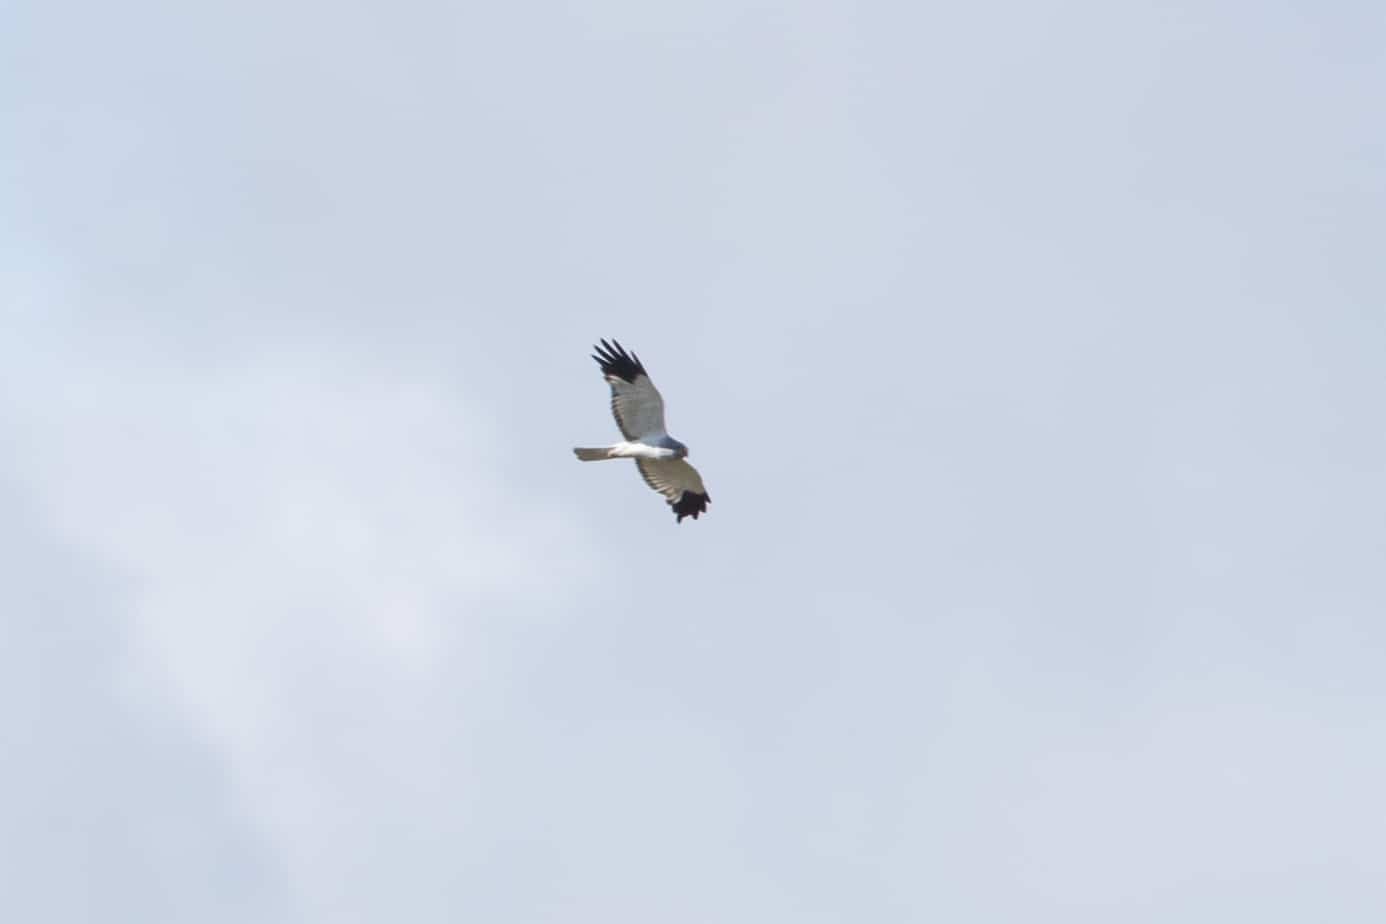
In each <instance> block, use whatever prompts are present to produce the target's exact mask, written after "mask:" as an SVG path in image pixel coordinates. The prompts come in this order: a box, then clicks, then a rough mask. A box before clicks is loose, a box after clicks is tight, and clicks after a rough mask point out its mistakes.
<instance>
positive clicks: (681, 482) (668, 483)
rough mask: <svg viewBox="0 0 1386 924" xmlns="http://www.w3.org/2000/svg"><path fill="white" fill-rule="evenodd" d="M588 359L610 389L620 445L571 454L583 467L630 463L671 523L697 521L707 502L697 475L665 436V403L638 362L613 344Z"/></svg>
mask: <svg viewBox="0 0 1386 924" xmlns="http://www.w3.org/2000/svg"><path fill="white" fill-rule="evenodd" d="M593 349H594V350H596V351H597V352H596V353H595V354H594V355H593V356H592V358H593V359H595V360H596V361H597V365H599V366H601V367H602V377H603V378H605V379H606V381H607V384H609V385H610V386H611V413H612V415H613V416H614V417H615V418H616V425H617V426H618V427H620V428H621V435H622V436H624V437H625V441H624V442H620V443H616V444H615V445H612V446H603V447H601V448H598V449H582V448H578V449H574V450H573V453H574V454H575V455H576V456H577V457H578V458H579V459H581V460H582V461H583V462H600V461H603V460H605V459H634V460H635V467H636V468H638V469H640V477H642V478H644V479H645V483H646V484H647V485H649V486H650V487H652V488H654V489H655V490H656V491H658V492H659V493H660V494H662V495H664V499H665V500H666V501H668V502H669V506H670V507H673V508H674V515H675V516H676V517H677V519H676V520H675V521H674V522H676V523H682V522H683V518H684V517H692V518H693V519H695V520H696V519H698V515H699V514H702V513H706V512H707V505H708V504H709V503H710V502H711V501H712V498H711V497H708V494H707V489H706V488H704V487H703V479H702V478H700V477H699V476H698V470H697V469H695V468H694V467H693V466H691V465H689V464H688V463H687V462H686V461H684V460H685V459H686V458H687V456H688V447H687V446H685V445H683V443H680V442H679V441H678V440H676V439H674V438H673V437H672V436H670V435H669V434H668V433H666V432H665V430H664V399H663V398H661V397H660V396H659V391H658V390H657V389H656V388H655V387H654V383H653V382H651V381H650V377H649V375H647V374H646V372H645V367H644V365H642V364H641V362H640V357H638V356H636V355H635V354H634V353H627V352H626V351H625V348H624V347H622V346H621V344H620V343H619V342H617V341H612V342H611V343H607V342H606V341H605V340H603V341H602V343H601V346H597V347H593Z"/></svg>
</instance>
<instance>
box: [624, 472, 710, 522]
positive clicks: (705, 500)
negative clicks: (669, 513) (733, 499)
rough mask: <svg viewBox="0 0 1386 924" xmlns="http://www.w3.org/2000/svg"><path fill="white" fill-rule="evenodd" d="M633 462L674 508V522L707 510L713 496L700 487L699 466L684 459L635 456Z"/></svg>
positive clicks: (694, 516)
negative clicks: (641, 457)
mask: <svg viewBox="0 0 1386 924" xmlns="http://www.w3.org/2000/svg"><path fill="white" fill-rule="evenodd" d="M635 465H636V467H637V468H639V469H640V477H641V478H644V479H645V483H646V484H647V485H649V486H650V487H652V488H654V489H655V490H656V491H658V492H659V493H660V494H662V495H664V499H665V500H667V501H668V502H669V506H670V507H672V508H674V514H675V516H676V517H677V518H678V519H676V520H675V521H674V522H676V523H682V522H683V518H684V517H692V518H693V519H695V520H696V519H698V516H699V515H700V514H703V513H706V512H707V505H708V504H710V503H712V498H711V497H710V496H709V495H708V493H707V488H705V487H703V479H702V477H701V476H700V475H699V474H698V470H697V469H696V468H694V467H693V466H691V465H689V464H688V463H687V462H685V461H684V460H683V459H658V460H656V459H636V460H635Z"/></svg>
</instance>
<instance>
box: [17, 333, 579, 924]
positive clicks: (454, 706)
mask: <svg viewBox="0 0 1386 924" xmlns="http://www.w3.org/2000/svg"><path fill="white" fill-rule="evenodd" d="M100 352H101V351H100V349H99V348H90V347H89V348H86V349H81V350H79V349H76V348H75V346H73V345H67V346H58V347H56V348H55V349H54V351H53V352H52V353H50V354H49V356H48V361H47V362H46V363H45V365H44V368H43V370H39V371H40V372H41V374H42V376H43V380H42V381H36V380H34V379H33V378H32V377H31V378H30V379H29V380H27V381H25V382H24V383H23V385H24V387H23V388H21V387H19V385H20V383H19V382H18V381H14V382H12V383H11V384H13V385H14V386H15V387H12V388H9V389H7V394H8V395H10V396H11V397H10V400H9V401H8V402H7V404H6V405H3V406H0V407H2V408H3V413H4V415H5V416H6V417H8V418H9V420H10V423H11V425H12V426H11V429H12V430H13V432H14V433H15V435H16V436H17V440H16V442H15V447H14V449H15V451H16V453H17V455H16V457H15V461H16V466H17V469H18V471H19V473H20V477H21V479H22V480H23V481H24V483H25V487H26V489H27V491H28V493H29V494H30V496H31V497H32V498H33V500H34V502H35V503H36V504H37V505H39V507H40V508H41V509H42V511H43V513H44V515H45V517H46V518H47V519H48V520H49V521H50V522H51V523H52V524H53V525H54V527H55V531H56V532H57V533H58V534H59V535H60V536H61V537H63V538H65V539H66V540H68V541H70V542H71V543H73V544H75V546H76V547H77V548H79V549H80V551H81V553H82V554H84V555H85V556H87V557H88V558H90V559H93V560H96V561H99V562H102V563H104V564H106V565H108V566H110V567H111V568H112V569H113V570H114V571H115V573H117V574H118V575H119V577H120V578H121V579H122V580H123V582H124V585H125V592H124V593H123V594H121V596H120V599H119V600H113V601H108V602H107V605H108V606H111V607H114V608H116V609H118V610H119V611H120V617H121V619H120V621H121V623H122V624H123V625H124V626H125V627H126V628H127V630H128V633H129V634H128V638H129V651H128V660H127V661H126V668H127V670H128V677H127V678H126V679H127V688H128V691H129V693H130V695H131V697H132V698H134V699H135V700H136V701H139V702H143V703H144V704H145V705H146V706H148V707H149V708H151V709H156V710H157V709H161V708H164V705H163V704H165V703H166V702H167V701H170V700H171V701H173V702H174V703H175V704H176V709H177V711H179V712H181V713H182V714H183V715H184V717H185V719H186V721H187V722H188V724H189V726H190V727H191V728H192V729H194V730H195V732H196V733H197V734H199V735H203V736H205V739H206V744H207V745H208V746H209V747H210V748H212V749H213V751H214V752H215V753H217V754H219V755H220V757H221V759H222V760H223V761H224V762H225V764H226V766H228V767H230V768H231V769H232V771H233V773H232V776H233V778H234V781H235V785H236V787H237V788H238V789H239V791H240V793H241V795H242V796H243V798H244V808H245V810H246V811H247V813H248V814H249V816H250V817H251V818H252V819H253V821H254V824H255V825H256V827H257V828H258V829H259V830H260V831H261V832H262V833H263V835H264V838H265V841H266V843H267V844H268V845H270V846H271V847H272V848H273V849H274V850H275V852H276V853H277V854H278V860H279V862H280V863H281V864H282V865H283V866H284V867H285V872H286V873H287V878H288V879H289V881H291V882H292V883H294V884H295V885H296V886H297V887H298V888H299V889H300V890H301V894H300V896H299V898H300V900H301V901H303V902H304V903H305V904H306V906H307V907H308V908H309V909H310V910H314V911H315V913H326V912H328V911H333V910H338V911H339V910H340V908H341V907H345V906H346V905H349V904H353V903H354V900H355V899H359V897H360V896H359V895H358V894H357V890H358V884H359V883H358V881H357V880H356V879H354V877H353V871H354V870H357V869H359V867H360V865H361V864H367V863H372V862H374V860H375V859H379V858H372V856H371V852H372V850H373V849H375V848H373V846H372V845H379V844H381V843H382V838H381V837H380V833H381V832H380V831H377V830H374V829H377V828H381V826H384V827H385V828H389V827H390V826H391V825H399V824H403V823H404V822H403V821H402V819H406V818H407V819H409V821H408V824H409V825H410V826H413V827H415V828H416V830H417V837H420V838H424V839H427V838H428V836H429V832H430V831H432V832H433V833H434V834H435V835H436V834H437V833H438V832H439V831H441V830H443V829H444V828H445V827H447V825H445V824H444V823H443V822H442V820H441V818H440V816H439V813H440V811H441V812H443V813H446V812H449V811H460V810H461V809H462V807H463V806H465V803H466V800H467V799H468V798H469V796H470V794H469V792H468V790H467V785H466V778H465V777H466V759H465V758H466V753H465V748H464V747H459V745H458V740H459V737H465V730H466V728H467V726H468V723H469V722H471V721H473V717H472V715H471V714H470V712H469V708H468V707H469V702H468V697H469V694H470V693H473V692H475V691H476V690H478V689H481V688H482V687H483V686H484V685H485V684H486V683H488V682H493V681H495V680H496V679H497V678H496V675H497V674H500V673H503V672H504V670H505V664H504V663H503V662H502V663H497V657H498V656H502V655H503V652H504V650H505V648H504V645H503V644H498V643H497V639H496V637H495V636H496V632H497V626H498V625H499V624H501V622H502V621H506V622H509V623H514V622H516V621H519V622H524V621H525V620H534V619H543V618H544V615H543V614H544V613H545V612H546V608H547V607H548V606H549V605H550V604H552V602H553V601H554V600H556V599H557V598H558V596H559V595H561V594H563V593H565V592H567V591H569V590H570V589H572V588H574V587H577V586H581V585H582V584H583V583H584V582H585V580H586V578H585V577H584V575H585V574H586V573H587V572H588V571H589V569H590V568H591V567H593V565H594V563H593V562H592V560H591V559H590V558H589V557H588V553H587V551H586V550H587V549H589V548H590V543H587V542H584V541H583V537H582V536H581V535H580V534H579V532H578V531H577V530H576V529H574V527H573V526H572V525H571V518H565V516H564V513H563V511H562V509H561V508H559V507H556V506H553V499H552V498H546V497H544V496H543V495H542V494H532V493H526V495H525V496H524V497H523V499H522V498H521V496H520V495H518V494H517V493H516V492H515V491H514V486H512V485H510V484H507V482H506V479H505V476H504V474H503V472H502V471H501V466H502V465H503V463H504V451H503V450H499V451H498V450H497V448H496V447H497V446H498V445H500V444H499V443H498V439H497V434H496V433H495V432H494V429H493V428H492V426H491V424H490V422H489V421H488V420H487V419H486V417H485V415H484V413H483V412H482V411H481V410H479V409H478V408H477V407H476V406H475V405H474V404H471V403H469V402H466V401H463V400H460V399H459V396H458V395H457V394H456V393H455V392H454V391H453V389H452V388H450V387H449V386H448V385H447V384H446V383H442V382H437V381H426V380H422V379H418V378H414V377H411V376H409V375H407V374H397V373H392V372H390V371H388V370H386V371H382V370H381V369H379V368H372V367H370V366H368V365H365V364H360V363H355V362H353V361H352V358H351V357H347V356H335V357H332V356H326V355H321V354H320V355H312V354H311V353H310V352H307V351H293V350H285V351H283V352H282V353H280V354H278V355H276V356H273V357H271V358H268V359H265V360H263V361H261V362H258V363H256V364H254V365H238V366H236V367H234V368H209V369H205V370H202V371H189V370H187V369H178V368H176V366H175V364H172V363H168V364H164V365H162V366H158V365H155V366H150V365H147V364H142V363H141V362H140V361H139V360H137V359H135V358H133V357H124V358H117V357H110V356H107V357H104V358H99V353H100ZM94 358H96V361H95V362H93V359H94ZM13 368H14V367H12V371H13ZM29 371H30V372H34V371H35V369H34V368H33V367H32V366H31V367H30V369H29ZM36 393H42V394H44V395H45V396H46V398H45V400H44V401H43V402H41V403H35V402H32V401H26V400H24V399H23V398H22V397H21V396H23V395H30V396H32V395H33V394H36ZM483 647H484V648H485V649H486V652H487V655H486V657H482V656H480V655H479V651H481V649H482V648H483ZM386 840H396V839H389V838H387V839H386ZM381 874H382V875H386V876H388V875H395V874H397V875H403V876H406V878H407V877H408V876H424V877H427V876H429V875H430V874H429V873H428V871H427V870H426V869H425V870H421V869H417V868H411V867H409V866H408V865H407V864H400V863H393V864H386V865H385V870H384V872H382V873H381ZM409 885H410V888H411V889H413V890H414V891H419V890H420V889H422V891H423V892H425V893H428V892H430V891H431V888H430V887H429V886H428V884H426V883H420V882H413V883H410V884H409ZM433 886H437V887H441V883H440V882H438V881H433ZM384 891H385V892H388V891H390V890H384ZM352 896H354V898H351V899H349V897H352ZM343 903H345V904H343ZM338 919H340V918H338Z"/></svg>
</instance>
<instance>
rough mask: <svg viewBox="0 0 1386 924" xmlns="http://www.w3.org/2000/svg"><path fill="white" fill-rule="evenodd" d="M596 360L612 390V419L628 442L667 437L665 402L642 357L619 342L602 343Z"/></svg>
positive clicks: (595, 354) (595, 357)
mask: <svg viewBox="0 0 1386 924" xmlns="http://www.w3.org/2000/svg"><path fill="white" fill-rule="evenodd" d="M594 349H595V350H596V353H594V354H593V355H592V358H593V359H595V360H596V361H597V364H598V365H599V366H601V369H602V376H603V377H604V378H605V379H606V381H607V383H608V384H609V385H610V386H611V415H612V416H613V417H615V418H616V425H617V426H618V427H620V428H621V435H622V436H624V437H625V438H626V439H628V440H637V439H640V438H641V437H645V436H663V435H664V399H663V398H662V397H660V394H659V390H658V389H656V388H655V387H654V383H653V382H651V381H650V376H649V374H648V373H646V372H645V367H644V365H643V364H642V363H641V362H640V357H638V356H636V355H635V354H634V353H627V352H626V350H625V348H624V347H622V346H621V344H620V343H619V342H616V341H612V342H611V343H607V342H606V341H605V340H603V341H602V342H601V346H598V347H594Z"/></svg>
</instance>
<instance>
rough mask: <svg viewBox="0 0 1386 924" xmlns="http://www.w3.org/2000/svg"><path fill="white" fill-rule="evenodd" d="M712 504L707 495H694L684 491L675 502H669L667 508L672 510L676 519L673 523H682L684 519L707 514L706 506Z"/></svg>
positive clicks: (696, 517) (710, 498)
mask: <svg viewBox="0 0 1386 924" xmlns="http://www.w3.org/2000/svg"><path fill="white" fill-rule="evenodd" d="M710 503H712V497H711V496H710V495H708V494H707V493H703V494H694V493H693V492H692V491H684V492H683V493H682V494H680V495H679V499H678V500H676V501H670V502H669V506H670V507H673V508H674V513H675V514H676V515H677V517H678V519H676V520H674V522H675V523H682V522H683V518H684V517H692V518H693V519H695V520H696V519H698V517H699V516H700V515H702V514H704V513H707V505H708V504H710Z"/></svg>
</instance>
